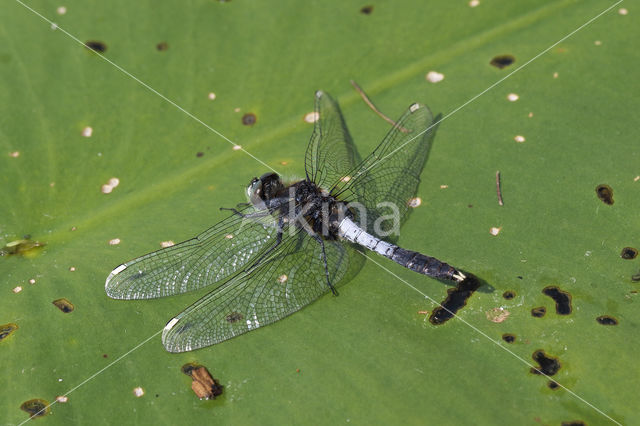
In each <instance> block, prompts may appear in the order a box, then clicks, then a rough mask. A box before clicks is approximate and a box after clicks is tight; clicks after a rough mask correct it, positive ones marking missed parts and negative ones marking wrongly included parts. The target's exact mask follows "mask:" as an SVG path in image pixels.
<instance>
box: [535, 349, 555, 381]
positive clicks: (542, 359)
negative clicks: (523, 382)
mask: <svg viewBox="0 0 640 426" xmlns="http://www.w3.org/2000/svg"><path fill="white" fill-rule="evenodd" d="M531 358H533V360H534V361H535V362H537V363H538V364H539V365H538V367H537V368H532V369H531V372H532V373H533V374H541V373H544V374H546V375H547V376H553V375H554V374H556V373H557V372H558V370H560V361H558V358H556V357H554V356H551V355H547V354H546V353H544V351H543V350H542V349H538V350H537V351H535V352H534V353H533V355H531Z"/></svg>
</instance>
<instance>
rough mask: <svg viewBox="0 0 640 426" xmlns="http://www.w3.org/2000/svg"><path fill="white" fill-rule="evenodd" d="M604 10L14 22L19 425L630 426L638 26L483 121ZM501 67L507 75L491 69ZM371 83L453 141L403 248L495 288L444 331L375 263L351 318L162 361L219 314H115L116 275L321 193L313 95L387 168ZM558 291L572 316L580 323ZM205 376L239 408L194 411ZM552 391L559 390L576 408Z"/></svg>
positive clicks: (6, 142) (94, 15)
mask: <svg viewBox="0 0 640 426" xmlns="http://www.w3.org/2000/svg"><path fill="white" fill-rule="evenodd" d="M612 4H613V3H606V4H604V3H602V2H600V1H595V0H587V1H582V2H575V1H570V0H565V1H542V2H541V1H533V0H527V1H520V2H511V1H495V2H490V1H485V0H481V1H480V3H479V5H478V6H476V7H471V6H470V5H469V3H468V2H466V1H461V2H437V3H434V2H422V3H417V2H409V1H395V2H380V3H370V4H363V3H355V2H340V1H332V2H326V1H325V2H294V1H288V2H278V3H277V4H276V3H267V2H242V1H240V0H233V1H230V2H215V1H196V2H188V3H185V4H183V3H180V4H165V3H158V2H154V3H151V2H134V3H131V2H123V1H115V2H113V1H112V2H95V3H91V4H88V3H87V2H79V1H70V2H66V3H65V4H64V7H65V9H64V13H62V12H63V10H61V9H59V7H60V5H59V4H56V3H51V2H44V3H42V2H36V3H33V2H30V3H28V6H29V7H32V8H34V10H35V11H37V12H38V13H40V14H42V15H43V16H45V17H47V18H48V19H50V20H51V21H54V22H55V23H56V26H52V25H51V23H50V22H47V21H45V20H43V19H42V18H40V17H38V16H37V15H35V14H34V12H32V11H30V10H28V9H27V8H26V7H25V6H22V5H21V4H20V3H18V2H4V3H3V5H2V6H0V11H2V16H3V17H4V19H3V20H2V24H1V26H0V40H1V42H0V85H1V89H2V90H0V112H1V114H0V123H1V124H0V147H2V149H0V170H1V171H2V173H1V175H0V199H1V200H2V203H0V247H5V246H6V245H7V244H9V245H11V243H12V242H15V241H19V240H25V241H27V240H30V241H37V242H39V243H41V244H44V245H43V246H41V247H39V248H37V250H35V251H34V253H33V255H30V256H25V255H22V254H21V253H14V254H11V255H5V256H2V257H0V271H2V272H3V274H2V278H1V279H0V283H1V285H2V291H3V292H4V295H3V297H2V298H1V299H0V324H5V325H11V327H10V328H11V330H12V332H11V333H10V334H7V335H6V337H4V338H2V339H0V359H1V360H2V365H3V371H4V375H3V377H4V392H3V394H2V398H0V408H1V411H2V413H4V418H5V422H7V423H8V424H18V423H20V422H22V421H25V420H27V419H28V418H29V414H28V413H26V412H24V411H22V410H21V408H20V407H21V405H22V404H23V403H25V402H27V401H30V400H34V399H41V400H45V401H49V402H53V401H58V402H56V403H55V405H53V406H51V407H50V408H49V414H46V415H45V416H43V417H44V418H39V419H36V420H35V421H37V422H40V423H42V422H47V423H50V424H68V423H69V422H73V423H77V424H86V423H104V424H117V423H124V424H132V423H140V424H147V423H157V422H162V423H166V424H196V423H204V422H211V421H220V422H224V423H229V424H246V423H265V424H283V423H293V422H295V423H312V424H317V423H332V424H334V423H337V422H358V423H371V422H375V423H387V424H393V423H400V422H402V423H412V424H424V423H434V424H435V423H443V424H460V423H477V424H495V423H498V422H500V423H512V424H513V423H534V422H540V423H544V424H560V423H562V422H569V421H584V422H585V423H587V424H603V423H605V422H606V421H608V418H607V417H606V416H610V417H611V418H613V419H615V420H616V421H618V422H620V423H624V424H632V423H634V422H635V421H637V420H634V419H636V418H637V414H636V410H635V389H636V387H637V386H636V382H637V377H638V374H639V371H638V367H637V363H636V362H635V361H636V359H635V355H636V354H637V353H638V351H639V350H640V347H639V346H640V345H639V344H638V343H637V340H636V339H635V338H634V336H635V333H636V332H637V328H638V323H639V314H638V312H637V308H634V306H635V305H634V303H637V300H636V299H637V298H638V297H639V296H638V293H637V291H638V290H639V289H638V284H637V283H634V282H633V281H632V280H631V276H632V275H634V274H637V273H638V270H639V269H640V264H638V259H623V258H622V257H621V256H620V254H621V251H622V250H623V248H625V247H632V248H636V249H637V248H638V246H640V242H638V241H637V230H638V228H639V226H640V219H639V218H638V215H637V214H636V212H637V211H638V210H639V208H640V197H638V196H637V194H638V185H640V179H637V176H638V175H640V169H639V168H638V164H639V160H640V154H639V152H640V151H639V150H638V149H637V141H636V139H637V138H636V133H637V130H636V129H637V128H638V124H639V120H638V114H637V109H638V108H637V105H638V101H637V99H638V94H637V93H636V92H637V89H636V85H635V83H634V80H633V78H630V77H633V72H632V70H634V69H635V68H636V65H638V62H640V57H638V54H637V52H636V50H635V48H634V47H633V45H632V43H630V42H629V41H630V40H634V39H635V37H634V36H638V35H639V30H638V29H639V28H640V25H638V22H637V19H638V18H637V11H635V10H634V9H633V8H631V9H630V10H629V11H628V12H627V13H626V14H624V13H621V12H623V11H622V9H620V7H629V6H625V3H622V4H621V5H620V6H616V7H615V8H614V9H612V10H611V11H609V12H608V13H606V14H604V15H603V16H601V17H600V18H598V19H597V20H595V21H594V22H593V23H591V24H589V25H587V26H586V27H585V28H583V29H581V30H580V31H578V32H577V33H576V34H574V35H573V36H572V37H570V38H568V39H567V40H566V41H564V42H562V43H560V44H559V45H557V46H555V47H553V48H552V49H551V50H550V51H548V52H547V53H545V54H544V55H542V56H540V57H539V58H537V59H535V60H534V61H532V62H531V63H530V64H528V65H527V66H526V67H524V68H522V69H521V70H519V71H518V72H517V73H515V74H513V76H511V77H509V78H508V79H506V80H504V81H503V82H501V83H500V84H499V85H497V86H496V87H494V88H492V89H491V90H489V91H488V92H486V93H484V94H482V96H480V97H478V98H477V99H474V97H475V96H476V95H478V94H481V93H483V91H485V89H488V88H489V87H491V86H492V85H493V84H494V83H496V82H498V81H499V80H500V79H502V78H504V77H506V76H507V75H508V74H509V73H510V72H512V71H514V70H516V69H517V68H518V67H519V66H521V65H524V64H525V63H527V61H529V60H530V59H532V58H534V57H536V55H538V54H539V53H540V52H542V51H543V50H545V49H547V48H548V47H549V46H551V45H552V44H553V43H555V42H556V41H558V40H560V39H561V38H563V37H564V36H566V35H567V34H569V33H570V32H571V31H573V30H574V29H576V28H578V27H580V26H581V25H583V24H584V23H586V22H587V21H588V20H590V19H591V18H593V17H595V16H596V15H598V14H599V13H600V12H602V11H603V10H604V9H605V8H606V7H608V6H610V5H612ZM365 6H368V7H367V8H366V9H364V10H363V7H365ZM63 30H64V31H66V32H68V34H71V35H73V36H74V37H77V40H76V41H74V40H73V39H72V38H70V37H69V35H68V34H67V33H65V32H63ZM78 41H79V42H78ZM86 42H92V44H91V45H92V46H93V47H94V50H95V49H96V48H97V49H98V50H102V53H97V52H95V51H92V50H90V49H88V48H86V47H84V46H83V45H82V44H81V43H86ZM96 43H97V44H96ZM504 55H511V56H512V57H513V59H514V62H513V63H511V64H507V65H505V66H503V67H502V68H499V67H496V66H494V65H491V61H492V59H494V58H496V57H497V56H504ZM104 59H107V60H108V61H111V62H112V63H109V62H107V61H105V60H104ZM498 62H499V63H500V64H504V63H505V62H508V61H505V60H504V59H501V60H500V61H498ZM494 63H495V62H494ZM113 64H116V65H117V66H118V67H121V69H118V68H116V67H115V66H114V65H113ZM122 70H125V71H126V73H129V74H126V73H123V72H121V71H122ZM430 71H435V72H437V73H440V74H442V77H444V78H443V79H441V80H440V81H438V82H430V81H428V80H427V79H426V77H425V76H426V75H427V74H428V73H429V72H430ZM432 75H433V74H432ZM132 76H135V78H137V79H139V80H140V81H142V82H144V84H146V85H148V87H150V88H152V89H153V91H151V90H149V89H148V88H146V87H144V86H142V85H141V84H140V82H138V81H136V80H134V79H132ZM351 79H353V80H355V81H357V82H358V84H359V85H360V86H361V87H362V88H363V89H364V90H365V91H367V93H368V94H369V95H370V96H371V98H372V100H373V102H374V103H375V104H376V105H377V107H378V108H380V109H381V110H382V111H383V112H385V114H387V115H389V116H391V117H392V118H396V117H398V116H399V115H400V114H401V112H402V111H404V109H406V108H407V107H408V106H409V105H410V104H411V103H412V102H415V101H418V102H422V103H425V104H427V105H429V106H430V108H431V109H432V110H433V111H434V112H435V113H438V112H442V113H443V114H444V117H445V119H444V121H443V122H442V123H441V125H440V126H439V130H438V134H437V137H436V140H435V142H434V146H433V149H432V150H431V153H430V158H429V159H428V161H427V166H426V168H425V170H424V173H423V181H422V184H421V186H420V189H419V194H418V196H419V197H420V198H421V199H422V205H421V206H420V207H418V208H416V209H415V210H414V211H413V213H412V215H411V218H410V219H409V221H408V222H407V223H406V225H405V226H404V227H403V234H402V236H401V237H400V241H399V243H400V244H401V245H403V246H404V247H407V248H410V249H414V250H419V251H421V252H423V253H426V254H429V255H433V256H436V257H438V258H441V259H443V260H445V261H447V262H450V263H451V264H453V265H456V266H458V267H460V268H462V269H463V270H465V271H469V272H472V273H474V274H475V275H477V276H478V277H480V278H481V279H483V280H484V281H486V282H487V283H488V285H487V286H485V287H483V289H482V291H478V292H476V293H475V294H473V296H471V298H470V299H469V301H468V302H467V305H466V306H465V307H464V308H462V309H461V310H460V311H459V313H458V317H457V318H455V319H452V320H450V321H448V322H446V323H445V324H443V325H439V326H434V325H432V324H431V323H430V322H429V320H428V314H427V313H426V312H431V311H433V309H434V308H435V306H436V305H435V303H434V301H435V302H437V303H439V302H441V301H443V300H444V299H445V297H446V295H447V287H445V286H443V285H442V284H440V283H439V282H437V281H434V280H431V279H429V278H426V277H423V276H420V275H417V274H414V273H411V272H410V271H406V270H403V268H401V267H400V266H398V265H396V264H394V263H393V262H389V261H387V260H385V259H382V258H378V257H371V260H375V261H376V262H378V263H380V265H382V266H383V267H384V268H387V269H389V270H390V271H391V272H392V273H393V274H395V275H396V276H397V277H394V276H393V275H391V274H389V273H387V272H385V270H384V269H381V267H380V266H378V265H376V263H374V262H372V261H369V262H367V264H366V265H365V267H364V268H363V270H362V271H361V272H360V273H359V274H358V275H357V276H356V277H355V278H354V279H353V280H352V281H351V282H350V283H349V284H347V285H345V286H344V287H342V290H341V292H340V296H339V297H333V296H331V295H327V296H325V297H323V298H321V299H320V300H318V301H317V302H315V303H314V304H312V305H311V306H309V307H307V308H305V309H303V310H302V311H301V312H299V313H297V314H295V315H293V316H291V317H288V318H286V319H284V320H282V321H280V322H278V323H276V324H274V325H271V326H269V327H265V328H263V329H259V330H257V331H255V332H252V333H249V334H246V335H243V336H242V337H239V338H236V339H232V340H230V341H228V342H225V343H223V344H220V345H216V346H214V347H210V348H207V349H203V350H199V351H195V352H190V353H185V354H169V353H167V352H165V351H164V349H163V347H162V344H161V341H160V336H159V335H158V333H159V332H160V330H161V329H162V327H163V326H164V324H165V323H166V321H167V320H168V319H170V318H171V317H172V316H173V315H175V314H176V313H178V312H179V311H181V310H182V309H183V308H184V307H186V306H188V305H189V304H190V303H193V302H194V301H195V300H197V299H198V298H199V297H201V296H202V295H203V294H204V293H203V292H199V293H197V294H196V293H194V294H186V295H181V296H177V297H171V298H166V299H159V300H153V301H135V302H133V301H114V300H111V299H109V298H108V297H107V296H106V294H105V292H104V281H105V279H106V277H107V275H108V274H109V272H110V271H111V270H112V268H113V267H115V266H116V265H118V264H119V263H121V262H123V261H125V260H128V259H130V258H133V257H136V256H139V255H142V254H144V253H146V252H149V251H152V250H155V249H157V248H159V247H160V244H161V243H162V242H167V241H174V242H178V241H181V240H184V239H187V238H189V237H192V236H193V235H196V234H197V233H198V232H200V231H202V230H204V229H206V228H207V227H209V226H211V225H212V224H214V223H216V222H217V221H219V220H220V219H222V218H223V217H225V216H226V214H225V213H223V212H220V211H219V210H218V209H219V207H232V206H234V205H235V204H236V203H238V202H242V201H244V199H243V194H244V188H245V186H246V184H247V183H248V182H249V180H250V179H251V178H252V177H254V176H256V175H258V176H259V175H260V174H262V173H263V172H265V171H267V167H266V166H265V164H266V165H268V166H270V167H273V168H275V169H276V170H277V171H278V172H279V173H281V174H283V175H285V176H296V175H297V176H301V175H302V173H303V172H304V164H303V161H304V151H305V148H306V144H307V141H308V139H309V136H310V134H311V130H312V125H311V124H309V123H307V122H306V121H305V120H304V117H305V115H306V114H307V113H309V112H311V111H312V110H313V93H314V91H315V90H317V89H323V90H325V91H327V92H329V93H331V94H332V95H333V96H334V97H335V98H337V99H338V100H339V102H340V104H341V107H342V111H343V113H344V115H345V117H346V120H347V124H348V126H349V128H350V130H351V134H352V135H353V137H354V139H355V142H356V144H357V145H358V148H359V151H360V152H361V153H367V152H369V151H370V150H371V149H373V147H375V146H376V144H377V143H378V142H379V141H380V140H381V138H382V137H383V136H384V134H385V133H386V131H387V130H388V126H389V125H388V123H386V122H385V121H383V120H381V119H380V118H379V117H377V116H376V115H375V114H374V113H373V112H372V111H371V110H370V109H369V108H368V107H367V106H366V105H365V104H364V102H362V101H361V100H360V98H359V96H358V94H357V93H356V92H355V91H354V90H353V89H352V87H351V85H350V84H349V80H351ZM158 94H161V95H162V97H159V96H158ZM509 94H515V95H517V97H518V98H517V100H515V97H514V96H511V98H510V99H512V100H511V101H510V100H509V97H508V95H509ZM212 98H213V99H212ZM168 101H171V102H174V103H175V104H172V103H170V102H168ZM467 102H469V103H468V104H466V103H467ZM463 105H465V106H464V108H461V109H458V108H459V107H461V106H463ZM176 106H179V108H176ZM187 112H188V113H187ZM246 114H253V116H254V117H255V121H254V120H253V119H251V120H249V122H247V119H245V120H244V122H243V117H244V116H246ZM194 118H196V120H194ZM203 123H204V124H206V126H210V128H207V127H206V126H204V125H203ZM89 129H90V130H89ZM211 129H215V130H216V131H217V132H220V133H221V134H223V135H224V137H225V138H226V140H225V138H222V137H220V136H219V135H217V134H216V133H215V132H213V131H212V130H211ZM517 136H520V137H517ZM235 144H238V145H241V146H242V148H244V149H245V150H246V151H247V152H249V153H250V154H251V156H250V155H247V153H245V152H243V151H242V150H234V149H233V147H234V145H235ZM256 159H259V161H257V160H256ZM261 162H262V163H263V164H261ZM498 170H499V171H500V173H501V189H502V198H503V200H504V205H503V206H500V205H499V204H498V202H497V195H496V181H495V174H496V171H498ZM113 178H116V179H117V185H116V181H115V180H113ZM601 184H606V185H609V186H610V187H611V188H612V189H613V200H614V203H613V204H611V205H609V204H605V203H604V202H602V201H601V200H600V199H599V198H598V194H597V193H596V187H597V186H598V185H601ZM492 229H493V231H492ZM492 232H493V233H492ZM494 234H496V235H494ZM25 236H28V237H29V238H26V237H25ZM398 278H401V279H402V280H404V281H406V283H403V281H402V280H399V279H398ZM407 284H408V285H407ZM547 287H557V288H558V289H559V290H561V291H563V292H566V293H568V294H569V295H570V301H571V302H570V303H571V313H570V314H568V315H563V314H559V313H558V312H557V311H556V302H555V301H554V300H553V299H552V298H551V297H550V296H549V295H547V294H544V293H543V290H544V289H545V288H547ZM416 290H417V291H416ZM505 291H511V292H512V293H513V295H512V296H513V297H511V298H509V299H507V298H504V297H503V293H504V292H505ZM547 293H549V292H548V291H547ZM554 294H555V293H554ZM58 299H66V300H67V301H68V302H69V303H70V304H72V306H73V307H74V309H73V311H72V312H68V313H64V312H63V311H62V310H61V309H58V308H57V307H56V306H55V305H54V304H53V303H52V302H53V301H54V300H58ZM540 306H543V307H545V308H546V314H545V315H544V316H543V317H541V318H536V317H534V316H532V314H531V310H532V309H533V308H536V307H540ZM603 316H609V317H611V318H614V319H615V320H616V321H617V325H603V324H602V321H600V322H599V321H598V320H597V319H598V318H601V317H603ZM605 322H607V321H605ZM13 325H16V326H17V328H14V327H13ZM3 327H4V326H3ZM3 330H4V328H3ZM505 334H508V335H509V336H510V337H507V338H504V339H503V335H505ZM3 336H4V333H3ZM509 341H510V343H509ZM541 354H544V355H545V356H546V357H547V358H548V359H550V360H553V359H557V362H558V363H559V367H557V366H556V367H554V368H552V369H551V370H545V367H544V365H543V364H544V363H545V362H547V361H545V358H543V357H542V356H541ZM549 362H551V361H549ZM187 363H195V364H198V365H203V366H206V368H207V370H208V371H209V372H210V373H211V375H212V376H213V378H215V379H216V380H217V381H218V382H219V384H220V385H222V386H223V387H224V388H223V389H224V390H223V393H222V395H220V396H218V397H217V398H216V399H215V400H202V401H201V400H199V399H198V398H197V396H196V395H195V394H194V392H193V391H192V390H191V382H192V380H191V378H189V377H187V376H186V375H184V374H183V373H182V372H181V367H182V366H183V365H185V364H187ZM532 367H536V368H539V369H542V370H543V371H553V370H554V369H557V372H555V374H554V375H553V376H552V381H553V382H554V383H557V384H559V385H554V384H551V383H550V382H551V381H550V379H549V378H546V377H544V376H542V375H540V374H535V370H534V371H533V372H532V371H531V368H532ZM56 398H58V399H56Z"/></svg>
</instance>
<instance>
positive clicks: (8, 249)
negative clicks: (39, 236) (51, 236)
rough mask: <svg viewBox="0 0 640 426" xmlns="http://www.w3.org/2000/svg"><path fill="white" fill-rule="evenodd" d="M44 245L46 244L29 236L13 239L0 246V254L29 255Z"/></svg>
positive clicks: (35, 252)
mask: <svg viewBox="0 0 640 426" xmlns="http://www.w3.org/2000/svg"><path fill="white" fill-rule="evenodd" d="M44 246H46V243H41V242H40V241H33V240H31V239H29V238H24V239H22V240H15V241H11V242H9V243H7V244H5V246H4V247H2V248H0V256H11V255H18V256H26V257H31V256H33V255H35V254H37V253H38V251H39V249H40V248H42V247H44Z"/></svg>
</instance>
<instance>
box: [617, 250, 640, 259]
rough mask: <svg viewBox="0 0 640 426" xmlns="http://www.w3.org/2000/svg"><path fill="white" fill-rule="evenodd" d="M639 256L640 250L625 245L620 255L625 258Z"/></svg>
mask: <svg viewBox="0 0 640 426" xmlns="http://www.w3.org/2000/svg"><path fill="white" fill-rule="evenodd" d="M637 256H638V250H636V249H634V248H633V247H625V248H623V249H622V252H621V253H620V257H621V258H623V259H628V260H631V259H635V258H636V257H637Z"/></svg>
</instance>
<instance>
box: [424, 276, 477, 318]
mask: <svg viewBox="0 0 640 426" xmlns="http://www.w3.org/2000/svg"><path fill="white" fill-rule="evenodd" d="M479 287H480V281H479V280H478V278H476V277H475V276H473V275H471V274H468V275H467V278H465V279H464V280H463V281H461V282H459V283H458V285H457V286H456V287H455V288H450V289H448V290H447V298H446V299H445V301H444V302H442V303H441V304H440V306H438V307H437V308H435V309H434V310H433V312H432V313H431V316H429V322H430V323H431V324H433V325H440V324H444V323H445V322H447V321H449V320H450V319H451V318H453V316H454V315H455V314H456V313H457V312H458V311H459V310H460V309H461V308H462V307H464V306H465V305H466V304H467V300H469V298H470V297H471V295H472V294H473V293H474V292H475V291H476V290H477V289H478V288H479Z"/></svg>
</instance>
